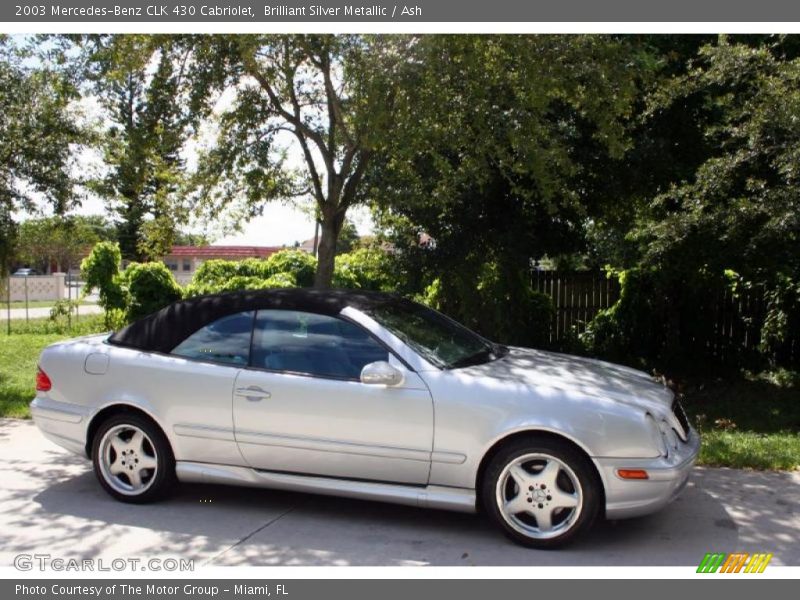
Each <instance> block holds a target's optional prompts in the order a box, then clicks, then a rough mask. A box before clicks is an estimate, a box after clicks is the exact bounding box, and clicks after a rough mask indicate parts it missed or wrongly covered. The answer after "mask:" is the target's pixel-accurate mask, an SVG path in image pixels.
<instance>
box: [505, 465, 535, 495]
mask: <svg viewBox="0 0 800 600" xmlns="http://www.w3.org/2000/svg"><path fill="white" fill-rule="evenodd" d="M508 473H509V475H511V477H513V478H514V481H516V482H517V485H518V486H519V489H520V490H522V489H523V488H525V487H527V485H528V482H529V481H530V479H531V474H530V473H528V472H527V471H526V470H525V469H523V468H522V465H513V466H512V467H511V468H510V469H509V470H508Z"/></svg>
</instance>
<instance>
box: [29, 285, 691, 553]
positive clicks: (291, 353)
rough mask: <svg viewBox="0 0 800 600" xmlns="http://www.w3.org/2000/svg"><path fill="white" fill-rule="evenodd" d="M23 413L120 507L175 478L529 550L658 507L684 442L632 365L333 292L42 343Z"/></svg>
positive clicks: (242, 297)
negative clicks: (78, 457) (307, 497)
mask: <svg viewBox="0 0 800 600" xmlns="http://www.w3.org/2000/svg"><path fill="white" fill-rule="evenodd" d="M31 411H32V413H33V417H34V419H35V421H36V424H37V425H38V427H39V428H40V429H41V431H42V432H43V433H44V435H46V436H47V437H48V438H50V439H51V440H52V441H54V442H55V443H57V444H59V445H61V446H63V447H65V448H67V449H69V450H72V451H74V452H76V453H79V454H82V455H86V456H88V457H90V458H91V460H92V461H93V464H94V470H95V473H96V475H97V478H98V480H99V481H100V484H101V485H102V486H103V487H104V488H105V489H106V491H107V492H108V493H109V494H111V495H112V496H113V497H114V498H116V499H118V500H122V501H124V502H149V501H152V500H155V499H156V498H158V497H160V496H162V495H163V494H164V493H165V492H166V491H167V490H168V489H169V488H170V486H171V485H172V484H173V483H174V481H175V480H176V479H177V480H179V481H182V482H208V483H226V484H234V485H247V486H257V487H265V488H276V489H283V490H295V491H302V492H313V493H319V494H332V495H338V496H349V497H354V498H364V499H369V500H380V501H386V502H397V503H401V504H409V505H412V506H422V507H430V508H438V509H448V510H458V511H469V512H472V511H476V510H483V511H484V512H486V513H488V515H489V516H490V517H491V519H493V520H494V521H495V522H496V523H497V524H498V525H499V526H500V528H501V529H502V530H503V531H505V533H506V534H508V535H509V536H510V537H511V538H512V539H514V540H516V541H518V542H520V543H522V544H525V545H528V546H534V547H541V548H546V547H554V546H558V545H561V544H564V543H565V542H567V541H570V540H572V539H574V538H575V537H576V536H578V535H579V534H580V533H581V532H583V531H585V530H586V529H587V528H588V527H589V526H590V525H591V523H592V522H593V521H594V520H595V519H596V518H597V517H600V516H605V517H607V518H611V519H621V518H625V517H635V516H637V515H643V514H647V513H651V512H653V511H656V510H658V509H660V508H662V507H663V506H664V505H666V504H667V503H668V502H669V501H670V500H671V499H673V498H674V497H675V496H676V495H677V494H678V493H679V492H680V491H681V489H682V488H683V486H684V485H685V483H686V481H687V479H688V477H689V472H690V470H691V468H692V465H693V464H694V461H695V458H696V456H697V453H698V449H699V438H698V435H697V433H696V432H695V431H694V430H693V429H692V427H691V426H690V425H689V422H688V420H687V418H686V415H685V413H684V412H683V410H682V408H681V406H680V405H679V404H678V402H677V401H676V400H675V398H674V396H673V394H672V392H671V391H670V390H669V389H667V388H666V387H664V386H663V385H661V384H659V383H657V382H656V381H655V380H654V379H653V378H651V377H650V376H648V375H647V374H646V373H642V372H639V371H636V370H633V369H629V368H626V367H621V366H618V365H613V364H609V363H604V362H600V361H597V360H590V359H586V358H578V357H574V356H567V355H563V354H554V353H551V352H543V351H539V350H531V349H526V348H513V347H506V346H501V345H498V344H495V343H492V342H490V341H489V340H486V339H484V338H483V337H481V336H479V335H477V334H476V333H473V332H472V331H470V330H469V329H467V328H465V327H463V326H462V325H459V324H458V323H456V322H454V321H452V320H451V319H449V318H447V317H445V316H444V315H442V314H440V313H438V312H436V311H434V310H431V309H429V308H426V307H424V306H422V305H420V304H416V303H414V302H411V301H409V300H406V299H403V298H401V297H399V296H396V295H392V294H381V293H371V292H356V291H344V290H334V291H317V290H305V289H291V290H262V291H248V292H235V293H229V294H220V295H214V296H204V297H198V298H192V299H188V300H183V301H179V302H176V303H174V304H172V305H170V306H168V307H166V308H164V309H162V310H160V311H158V312H156V313H153V314H152V315H150V316H148V317H145V318H144V319H142V320H140V321H137V322H135V323H133V324H131V325H129V326H128V327H126V328H124V329H122V330H120V331H118V332H116V333H113V334H110V335H109V334H102V335H94V336H88V337H83V338H78V339H74V340H70V341H66V342H60V343H57V344H54V345H52V346H49V347H47V348H46V349H45V350H44V351H43V353H42V356H41V359H40V362H39V371H38V375H37V394H36V398H35V399H34V400H33V402H32V404H31Z"/></svg>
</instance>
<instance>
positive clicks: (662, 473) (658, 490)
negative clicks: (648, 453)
mask: <svg viewBox="0 0 800 600" xmlns="http://www.w3.org/2000/svg"><path fill="white" fill-rule="evenodd" d="M699 453H700V436H699V435H698V433H697V432H696V431H695V430H694V429H690V430H689V439H688V440H687V441H686V442H685V443H680V444H679V446H678V449H677V450H675V451H673V452H671V453H670V456H668V457H666V458H656V459H650V458H645V459H622V458H595V459H594V460H595V464H596V465H597V468H598V469H599V470H600V476H601V477H602V478H603V483H604V485H605V491H606V517H607V518H609V519H627V518H630V517H638V516H641V515H647V514H650V513H653V512H656V511H658V510H660V509H662V508H663V507H664V506H666V505H667V504H669V503H670V502H671V501H672V500H674V499H675V498H676V497H677V496H678V495H679V494H680V493H681V491H682V490H683V488H684V487H685V486H686V484H687V483H688V481H689V475H690V473H691V470H692V467H693V466H694V463H695V461H696V460H697V455H698V454H699ZM617 469H644V470H646V471H647V473H648V475H649V479H646V480H630V479H622V478H621V477H620V476H619V475H617Z"/></svg>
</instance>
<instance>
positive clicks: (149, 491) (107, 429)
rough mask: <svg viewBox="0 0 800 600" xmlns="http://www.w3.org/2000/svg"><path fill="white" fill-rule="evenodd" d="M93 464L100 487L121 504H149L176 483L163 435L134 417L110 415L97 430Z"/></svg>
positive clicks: (172, 461) (169, 449) (166, 442)
mask: <svg viewBox="0 0 800 600" xmlns="http://www.w3.org/2000/svg"><path fill="white" fill-rule="evenodd" d="M92 462H93V464H94V472H95V475H96V476H97V479H98V480H99V481H100V484H101V485H102V486H103V488H104V489H105V490H106V491H107V492H108V493H109V494H110V495H111V496H113V497H114V498H116V499H117V500H120V501H122V502H132V503H137V504H140V503H145V502H152V501H153V500H156V499H158V498H160V497H162V496H163V495H164V494H165V493H166V492H167V491H168V490H169V488H170V487H171V486H172V484H173V482H174V480H175V459H174V457H173V455H172V449H171V448H170V445H169V442H168V441H167V439H166V437H165V436H164V434H163V432H162V431H161V430H160V429H159V428H158V427H157V426H156V425H154V424H153V423H152V422H151V421H150V420H149V419H146V418H144V417H141V416H139V415H135V414H120V415H115V416H112V417H110V418H109V419H107V420H106V421H105V422H104V423H103V424H102V425H101V426H100V427H99V428H98V430H97V433H96V434H95V437H94V441H93V444H92Z"/></svg>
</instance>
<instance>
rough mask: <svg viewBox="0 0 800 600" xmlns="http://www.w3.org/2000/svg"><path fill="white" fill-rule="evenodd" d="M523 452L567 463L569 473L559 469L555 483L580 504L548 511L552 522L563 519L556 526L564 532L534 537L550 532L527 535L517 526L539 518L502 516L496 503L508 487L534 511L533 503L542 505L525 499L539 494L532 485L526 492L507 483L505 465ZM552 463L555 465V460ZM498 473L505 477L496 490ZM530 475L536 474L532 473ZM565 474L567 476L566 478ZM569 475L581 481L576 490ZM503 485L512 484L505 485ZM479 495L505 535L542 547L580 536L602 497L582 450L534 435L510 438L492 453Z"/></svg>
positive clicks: (532, 525) (513, 483)
mask: <svg viewBox="0 0 800 600" xmlns="http://www.w3.org/2000/svg"><path fill="white" fill-rule="evenodd" d="M526 455H543V456H549V457H552V458H555V459H557V461H560V462H561V463H563V465H566V466H567V467H568V469H569V470H571V471H572V474H570V473H568V471H567V470H565V469H561V470H560V471H559V472H558V476H557V477H558V482H559V483H558V485H559V487H560V489H565V488H566V489H567V491H569V488H570V487H572V488H573V490H572V491H573V492H574V495H575V497H580V498H581V499H582V503H581V505H580V507H576V508H574V509H570V508H559V509H558V510H557V512H549V514H550V515H556V517H555V518H553V519H552V520H553V522H554V523H555V522H556V520H557V519H558V518H561V519H563V520H562V521H561V523H559V524H557V525H556V526H555V527H556V528H557V527H559V526H561V527H563V528H564V529H563V531H562V532H560V533H554V534H553V536H552V537H546V538H540V537H536V536H537V535H549V534H540V533H536V532H531V533H530V534H526V533H525V532H524V531H520V528H524V527H525V525H530V526H531V527H535V526H538V521H537V520H536V519H535V516H533V518H532V519H531V517H529V516H528V515H527V514H526V513H524V512H520V513H518V515H517V516H514V517H508V520H507V518H506V516H504V512H503V510H502V509H501V507H500V506H499V498H498V495H500V497H501V498H502V497H504V496H505V494H506V490H507V489H512V490H519V491H517V493H518V494H524V495H525V497H524V498H523V500H522V501H527V502H528V503H530V504H529V505H530V506H531V507H532V508H534V510H535V506H540V507H541V505H537V504H536V500H535V499H533V498H532V499H530V500H529V499H528V498H527V496H528V495H529V494H534V493H538V490H536V489H535V487H534V486H531V487H530V488H529V489H530V490H534V491H530V492H528V491H527V490H522V488H518V487H515V486H516V485H517V484H516V481H511V482H510V483H509V482H508V479H507V477H506V475H505V474H504V472H505V471H506V467H507V466H509V465H512V464H514V463H515V461H517V460H519V459H521V458H522V457H524V456H526ZM523 464H530V465H532V467H531V468H532V469H536V468H537V465H539V464H542V465H544V464H548V463H545V462H544V461H542V462H537V460H534V461H533V462H531V463H523ZM554 464H556V465H557V463H555V462H554ZM509 468H510V467H509ZM525 470H526V471H527V470H528V467H526V469H525ZM501 476H502V477H503V479H504V480H506V483H504V484H503V487H501V488H500V490H498V485H499V483H500V481H499V480H500V478H501ZM533 476H535V473H534V475H533ZM509 477H510V475H509ZM564 477H566V480H565V479H564ZM572 477H575V478H577V481H578V482H579V484H580V489H579V490H575V489H574V486H573V485H572V479H571V478H572ZM505 486H511V487H510V488H506V487H505ZM480 494H481V502H482V506H483V507H484V510H485V511H486V512H487V513H488V514H489V516H490V517H491V519H492V520H493V521H494V522H495V523H496V524H497V525H498V526H499V527H500V528H501V529H502V530H503V532H504V533H505V534H506V535H507V536H508V537H510V538H511V539H512V540H514V541H515V542H517V543H519V544H522V545H523V546H527V547H529V548H541V549H550V548H558V547H561V546H564V545H565V544H568V543H570V542H572V541H573V540H574V539H575V538H577V537H579V536H580V535H582V534H583V533H584V532H585V531H586V530H587V529H589V528H590V527H591V525H592V523H593V522H594V520H595V519H596V518H597V515H598V514H599V513H600V508H601V502H602V498H603V494H602V482H601V481H600V478H599V477H598V475H597V472H596V471H595V469H594V466H593V465H592V464H591V462H590V461H589V459H588V458H587V457H586V456H585V455H584V454H583V453H581V452H580V451H578V450H576V449H575V448H574V447H573V446H572V445H571V444H569V443H567V442H564V441H561V440H558V439H553V438H547V437H535V436H532V437H530V438H522V439H517V440H514V441H511V442H509V443H508V444H506V445H505V446H503V447H502V448H501V449H500V450H499V451H498V452H497V453H496V454H495V456H494V457H493V458H492V459H491V461H490V462H489V464H488V466H487V468H486V471H485V472H484V476H483V478H482V481H481V489H480ZM515 498H516V496H515ZM549 498H550V497H549V496H547V499H549ZM544 510H547V507H545V508H544ZM573 510H574V511H578V512H577V514H575V513H573V512H572V511H573ZM565 511H566V512H565ZM551 518H552V517H551ZM525 519H531V521H530V523H520V521H522V520H525ZM509 520H511V521H513V522H514V523H515V525H516V527H515V526H514V525H512V524H511V523H510V522H509Z"/></svg>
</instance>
